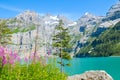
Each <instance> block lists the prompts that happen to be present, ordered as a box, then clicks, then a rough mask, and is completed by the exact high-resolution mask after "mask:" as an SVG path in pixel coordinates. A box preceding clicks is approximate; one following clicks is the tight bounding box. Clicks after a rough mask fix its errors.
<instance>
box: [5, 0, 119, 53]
mask: <svg viewBox="0 0 120 80" xmlns="http://www.w3.org/2000/svg"><path fill="white" fill-rule="evenodd" d="M119 12H120V2H118V3H116V4H115V5H113V6H112V7H111V8H110V9H109V11H108V12H107V14H106V16H95V15H93V14H91V13H88V12H87V13H85V14H84V15H83V16H82V17H81V18H80V19H78V20H77V21H72V20H70V19H68V18H66V17H65V16H63V15H57V16H54V15H51V14H46V15H43V16H42V15H40V14H38V13H36V12H34V11H29V10H27V11H25V12H23V13H20V14H19V15H17V16H16V17H15V18H12V19H7V25H8V26H9V27H10V28H12V29H16V33H14V34H13V37H12V42H13V44H12V48H13V49H19V50H18V51H26V53H27V52H28V51H29V52H30V51H31V52H33V51H34V48H35V41H36V37H37V43H38V44H37V46H38V50H39V53H41V54H43V53H47V52H46V51H48V50H50V49H51V44H52V36H53V34H54V30H55V26H56V25H57V24H58V23H59V20H60V19H62V20H63V22H64V25H65V26H66V27H68V28H69V31H70V35H71V36H72V44H73V45H74V48H75V49H76V48H77V47H82V46H84V44H86V43H87V41H88V40H89V39H90V38H91V36H96V35H97V36H98V35H99V34H101V33H102V32H103V31H104V30H106V29H107V28H109V27H112V26H114V25H115V24H116V23H117V22H118V21H120V16H119V15H120V14H119ZM33 27H34V28H33ZM17 29H19V32H17ZM76 45H77V47H76Z"/></svg>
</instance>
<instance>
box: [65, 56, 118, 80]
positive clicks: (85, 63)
mask: <svg viewBox="0 0 120 80" xmlns="http://www.w3.org/2000/svg"><path fill="white" fill-rule="evenodd" d="M70 63H71V66H70V67H67V66H66V67H64V71H65V72H66V73H67V74H68V75H75V74H81V73H84V72H85V71H89V70H105V71H106V72H107V73H109V74H110V75H111V76H112V77H113V79H114V80H120V57H102V58H74V59H73V60H71V61H70Z"/></svg>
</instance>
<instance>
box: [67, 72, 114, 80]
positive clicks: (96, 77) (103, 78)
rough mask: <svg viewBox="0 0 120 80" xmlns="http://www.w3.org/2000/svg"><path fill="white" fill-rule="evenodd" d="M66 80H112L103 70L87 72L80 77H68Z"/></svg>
mask: <svg viewBox="0 0 120 80" xmlns="http://www.w3.org/2000/svg"><path fill="white" fill-rule="evenodd" d="M67 80H113V79H112V77H111V76H110V75H109V74H108V73H106V72H105V71H103V70H99V71H87V72H85V73H83V74H80V75H73V76H69V77H68V79H67Z"/></svg>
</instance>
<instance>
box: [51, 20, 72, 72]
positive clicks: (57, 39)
mask: <svg viewBox="0 0 120 80" xmlns="http://www.w3.org/2000/svg"><path fill="white" fill-rule="evenodd" d="M63 25H64V24H63V22H62V20H60V21H59V24H58V25H57V26H56V27H55V35H54V36H53V44H52V45H53V47H54V49H55V50H56V52H55V54H56V55H57V56H59V57H60V59H61V60H60V61H59V62H58V63H59V64H60V65H61V72H62V71H63V69H62V68H63V66H69V65H70V64H69V63H64V62H63V59H65V60H70V59H71V56H70V54H69V53H70V49H71V45H70V40H71V38H70V35H69V34H68V28H64V26H63Z"/></svg>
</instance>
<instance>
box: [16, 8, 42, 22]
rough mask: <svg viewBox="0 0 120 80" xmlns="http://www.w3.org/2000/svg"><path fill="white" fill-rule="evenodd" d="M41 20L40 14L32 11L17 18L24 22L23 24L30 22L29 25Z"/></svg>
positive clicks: (27, 11) (25, 12)
mask: <svg viewBox="0 0 120 80" xmlns="http://www.w3.org/2000/svg"><path fill="white" fill-rule="evenodd" d="M40 18H41V16H40V15H39V14H38V13H36V12H34V11H30V10H26V11H24V12H22V13H20V14H19V15H17V16H16V19H17V20H19V21H22V22H28V23H30V22H35V21H39V20H40Z"/></svg>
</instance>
